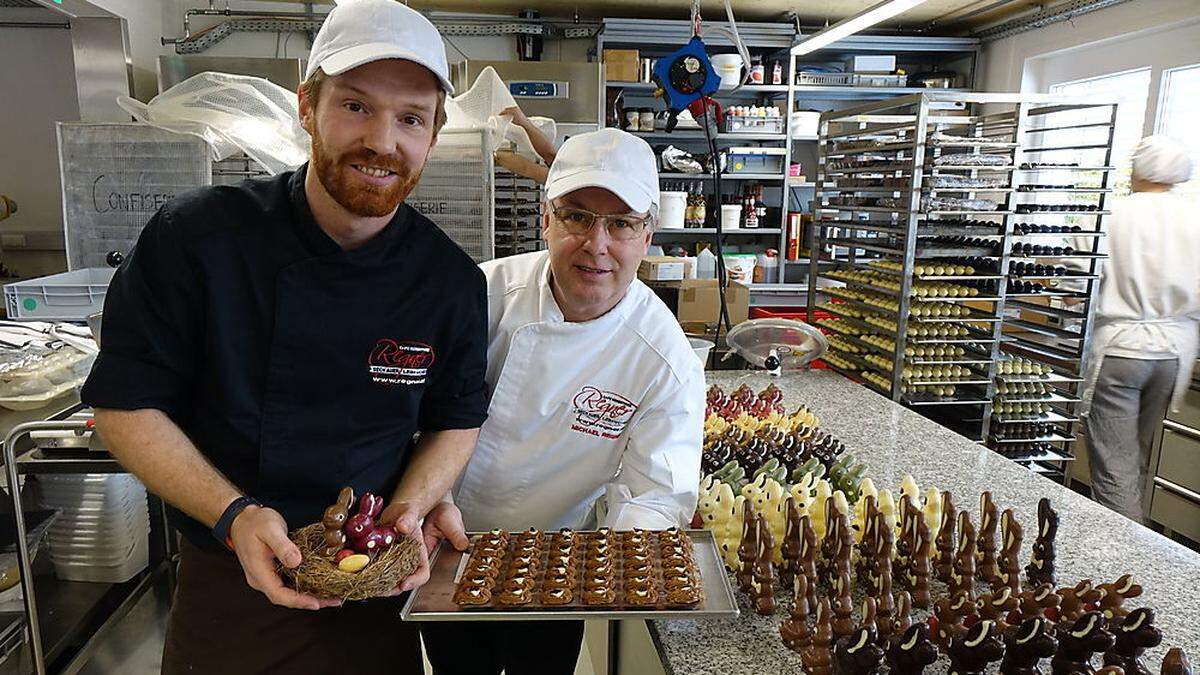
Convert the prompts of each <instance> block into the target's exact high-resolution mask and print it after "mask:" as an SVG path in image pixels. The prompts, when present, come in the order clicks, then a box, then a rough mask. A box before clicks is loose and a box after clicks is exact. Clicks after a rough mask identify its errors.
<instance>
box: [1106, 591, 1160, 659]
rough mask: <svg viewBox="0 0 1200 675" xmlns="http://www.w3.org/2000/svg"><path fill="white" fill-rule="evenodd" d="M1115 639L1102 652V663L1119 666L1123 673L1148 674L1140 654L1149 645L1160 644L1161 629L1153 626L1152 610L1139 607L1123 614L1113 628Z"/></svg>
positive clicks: (1155, 645)
mask: <svg viewBox="0 0 1200 675" xmlns="http://www.w3.org/2000/svg"><path fill="white" fill-rule="evenodd" d="M1113 634H1114V635H1115V636H1116V641H1115V643H1114V644H1113V648H1112V649H1110V650H1108V651H1106V652H1104V665H1106V666H1120V668H1121V669H1122V670H1124V671H1125V675H1150V669H1149V668H1147V667H1146V661H1145V660H1144V659H1143V658H1142V654H1144V653H1145V652H1146V650H1147V649H1149V648H1150V647H1157V646H1158V645H1160V644H1162V639H1163V634H1162V631H1161V630H1159V629H1158V628H1156V627H1155V626H1154V610H1152V609H1150V608H1149V607H1139V608H1137V609H1135V610H1133V611H1132V612H1130V613H1128V614H1126V615H1125V617H1124V618H1123V619H1122V620H1121V623H1120V625H1119V626H1117V627H1116V628H1113Z"/></svg>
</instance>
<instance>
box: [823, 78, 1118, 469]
mask: <svg viewBox="0 0 1200 675" xmlns="http://www.w3.org/2000/svg"><path fill="white" fill-rule="evenodd" d="M955 106H961V107H965V108H966V110H963V111H961V112H960V111H951V112H947V109H948V108H952V107H955ZM1051 106H1053V109H1054V110H1055V111H1056V114H1060V115H1067V114H1071V112H1072V111H1075V110H1080V109H1085V108H1090V107H1096V106H1110V107H1111V110H1112V111H1113V112H1115V105H1114V104H1111V103H1100V102H1081V101H1079V100H1078V99H1065V98H1063V97H1053V96H1045V95H1020V94H972V93H958V92H946V91H939V92H936V93H935V92H925V93H922V94H918V95H913V96H907V97H902V98H897V99H891V100H889V101H886V102H882V103H875V104H867V105H862V106H857V107H854V108H849V109H844V110H840V111H832V112H827V113H824V114H823V115H822V116H821V134H820V136H821V140H820V141H819V143H818V149H817V168H818V170H817V177H816V184H817V191H816V198H815V203H814V214H815V222H814V227H813V239H812V245H811V247H810V250H811V258H810V260H811V264H810V266H809V284H808V288H809V290H808V305H809V307H814V308H817V309H821V310H825V311H828V312H829V313H830V314H832V315H833V316H834V317H835V320H834V321H826V322H821V323H820V325H821V326H822V328H823V329H825V330H826V331H827V332H829V333H831V334H835V335H837V337H838V338H840V339H839V340H836V341H835V343H834V344H832V345H831V354H832V355H833V357H834V360H835V361H836V363H835V364H834V365H835V366H837V369H839V370H840V372H843V373H844V374H846V375H848V376H850V377H852V378H853V379H856V380H859V381H863V382H864V383H865V384H867V385H868V386H871V387H872V388H874V389H876V390H878V391H880V392H881V393H884V394H885V395H887V396H889V397H890V398H892V399H893V400H896V401H899V402H902V403H904V404H905V405H909V406H912V407H914V408H916V409H918V410H920V411H921V412H922V413H923V414H925V415H926V416H928V417H931V418H933V419H935V420H937V421H939V422H942V423H943V424H945V425H946V426H948V427H951V428H953V429H955V430H958V431H959V432H960V433H964V435H967V436H968V437H970V438H973V439H974V440H976V441H977V442H980V443H986V444H988V445H989V447H993V448H994V449H998V450H999V451H1002V452H1003V453H1004V454H1006V455H1007V456H1013V458H1014V459H1019V460H1020V461H1022V462H1025V463H1027V464H1028V465H1030V466H1036V467H1039V470H1043V472H1046V473H1053V472H1055V470H1056V469H1057V473H1058V474H1061V473H1062V470H1061V464H1062V463H1063V462H1066V461H1069V460H1070V444H1071V443H1072V442H1074V440H1075V434H1074V427H1073V425H1074V424H1075V423H1076V421H1077V419H1076V417H1075V416H1074V415H1073V414H1072V410H1073V406H1074V405H1076V403H1077V402H1078V398H1077V397H1076V394H1077V391H1076V389H1077V386H1078V383H1079V381H1080V380H1079V377H1078V375H1079V373H1080V372H1081V367H1082V365H1083V360H1084V356H1085V355H1086V343H1087V334H1088V331H1087V328H1088V320H1089V319H1090V316H1091V298H1092V297H1093V296H1094V291H1095V286H1096V284H1095V281H1096V280H1097V279H1098V274H1097V270H1096V265H1097V263H1098V262H1099V260H1101V259H1102V258H1103V256H1102V255H1101V254H1100V253H1099V248H1098V247H1099V242H1100V241H1102V240H1103V237H1102V228H1101V227H1100V225H1099V223H1100V220H1101V219H1102V218H1103V216H1104V215H1105V214H1106V210H1105V199H1106V198H1107V195H1108V193H1109V192H1110V190H1109V189H1108V187H1109V186H1108V182H1107V178H1106V177H1107V175H1108V174H1107V172H1103V171H1102V172H1101V173H1100V176H1102V177H1103V178H1100V179H1099V180H1098V181H1097V180H1090V181H1089V182H1087V183H1086V184H1085V183H1084V182H1082V181H1075V182H1068V181H1062V180H1060V179H1057V178H1055V179H1054V180H1049V179H1044V178H1042V179H1038V180H1033V179H1031V178H1027V177H1026V176H1027V175H1034V176H1037V175H1039V174H1041V173H1042V172H1044V171H1045V169H1033V170H1031V171H1030V172H1029V173H1028V174H1027V173H1026V172H1024V171H1022V169H1021V167H1022V166H1023V165H1027V163H1028V162H1029V161H1030V160H1029V159H1027V157H1026V154H1025V153H1026V152H1027V151H1026V150H1025V149H1024V147H1023V146H1024V144H1026V143H1029V142H1040V139H1039V138H1038V137H1037V136H1036V135H1031V134H1028V133H1026V129H1027V128H1029V127H1030V125H1032V124H1035V123H1036V122H1037V118H1038V117H1039V116H1038V115H1035V114H1034V113H1033V110H1035V109H1048V108H1049V107H1051ZM1039 126H1041V127H1045V126H1048V124H1044V123H1043V124H1041V125H1039ZM1096 128H1099V127H1096ZM1109 131H1110V135H1109V138H1108V139H1107V141H1108V143H1106V144H1105V147H1106V148H1107V147H1109V145H1110V144H1111V143H1110V141H1111V127H1110V128H1109ZM1099 144H1100V143H1098V142H1089V143H1087V144H1086V145H1087V146H1088V147H1087V148H1086V151H1097V149H1096V148H1094V147H1093V146H1095V145H1099ZM1035 152H1047V151H1045V150H1037V151H1035ZM1054 152H1065V150H1063V151H1060V150H1055V151H1054ZM1105 152H1106V153H1107V152H1108V151H1105ZM1034 156H1036V155H1034ZM1110 160H1111V158H1110V157H1109V156H1108V155H1107V154H1104V155H1103V156H1097V157H1094V158H1089V161H1091V162H1092V163H1093V164H1094V165H1096V166H1102V167H1107V166H1109V163H1110ZM1034 161H1036V160H1034ZM1072 169H1073V170H1075V167H1072ZM1030 185H1040V186H1042V187H1038V188H1035V187H1029V188H1025V189H1021V188H1022V187H1023V186H1030ZM1064 185H1067V186H1069V187H1063V186H1064ZM1066 190H1070V192H1066ZM1046 195H1050V196H1051V197H1054V196H1055V195H1058V198H1060V199H1061V198H1067V199H1069V200H1071V203H1074V204H1079V205H1082V206H1093V207H1094V210H1091V211H1086V210H1082V211H1079V212H1078V213H1076V212H1075V211H1065V210H1064V211H1058V212H1036V213H1023V212H1020V213H1019V212H1018V211H1025V210H1028V208H1029V207H1028V206H1025V205H1029V204H1046V203H1048V202H1046V201H1045V199H1046V198H1047V197H1046ZM1080 214H1085V215H1080ZM1051 215H1053V216H1056V217H1057V218H1059V219H1060V220H1061V222H1055V223H1054V227H1057V228H1059V229H1062V228H1070V227H1072V226H1076V227H1078V229H1079V230H1080V231H1079V232H1074V233H1071V232H1065V233H1064V232H1059V233H1055V234H1056V235H1057V236H1059V237H1068V236H1076V235H1077V243H1075V244H1073V245H1071V246H1070V248H1071V250H1070V251H1066V250H1065V248H1066V246H1067V245H1065V244H1058V253H1057V254H1054V255H1057V257H1059V258H1060V259H1061V260H1060V261H1059V262H1058V264H1060V265H1064V266H1065V265H1067V264H1070V265H1073V266H1074V267H1073V269H1072V271H1071V273H1070V275H1065V274H1060V275H1059V276H1058V277H1054V278H1057V279H1061V280H1062V281H1061V282H1060V284H1059V285H1058V286H1057V287H1055V288H1052V289H1048V292H1047V293H1046V294H1045V296H1044V297H1046V298H1047V300H1046V302H1057V303H1063V302H1066V301H1067V300H1069V301H1070V302H1073V303H1077V304H1078V306H1079V307H1080V308H1079V309H1073V308H1072V309H1068V308H1066V307H1065V306H1063V307H1058V306H1054V307H1046V308H1045V310H1046V311H1044V312H1041V313H1040V314H1039V316H1044V315H1049V316H1050V317H1052V318H1053V319H1055V320H1059V321H1063V322H1067V324H1068V325H1063V326H1058V325H1052V323H1051V322H1050V321H1049V320H1047V321H1046V322H1044V323H1042V322H1038V321H1035V320H1031V319H1029V318H1028V314H1027V313H1028V312H1030V311H1036V309H1031V308H1038V309H1040V305H1039V300H1038V299H1037V298H1039V296H1041V295H1042V292H1043V291H1047V289H1045V288H1041V287H1033V286H1029V287H1021V288H1016V287H1013V288H1010V286H1013V285H1014V284H1019V283H1028V282H1029V280H1030V278H1031V277H1030V275H1033V276H1035V277H1036V276H1037V275H1039V274H1045V275H1047V276H1051V277H1053V275H1054V274H1055V273H1061V272H1063V271H1065V270H1059V269H1054V268H1051V269H1048V270H1047V269H1043V268H1030V267H1029V265H1037V264H1041V263H1040V262H1039V260H1040V258H1041V253H1043V252H1047V253H1050V254H1052V253H1053V251H1054V246H1055V243H1054V242H1053V240H1051V239H1048V238H1047V237H1048V236H1049V234H1050V233H1049V232H1045V233H1043V232H1038V233H1033V234H1029V235H1026V234H1015V233H1016V232H1017V231H1018V229H1017V226H1018V224H1023V225H1025V226H1026V227H1024V228H1022V230H1020V231H1022V232H1024V231H1026V230H1028V229H1029V228H1028V226H1029V225H1031V224H1035V221H1036V223H1040V224H1043V226H1044V229H1046V230H1050V229H1052V228H1051V224H1050V223H1049V222H1047V221H1046V220H1045V219H1046V217H1047V216H1051ZM1083 218H1088V219H1092V225H1090V226H1087V227H1083V226H1078V225H1077V223H1076V221H1077V220H1079V219H1083ZM1027 239H1028V240H1030V242H1029V245H1030V246H1033V245H1040V246H1044V247H1048V248H1046V250H1045V251H1043V250H1041V249H1038V250H1036V251H1035V250H1032V249H1029V250H1026V249H1025V248H1022V245H1024V244H1026V243H1027V242H1026V240H1027ZM1014 246H1017V248H1016V249H1014V248H1013V247H1014ZM1054 255H1051V256H1050V257H1054ZM1014 264H1019V265H1023V267H1022V266H1018V267H1017V268H1015V269H1017V270H1019V271H1020V274H1019V275H1018V276H1012V275H1013V274H1014V272H1013V271H1012V270H1013V269H1014V268H1013V267H1012V265H1014ZM1010 290H1011V291H1014V292H1012V293H1010V292H1009V291H1010ZM1035 291H1036V292H1035ZM1049 298H1053V300H1050V299H1049ZM1010 303H1011V304H1010ZM1064 313H1065V315H1064ZM1073 324H1078V325H1073ZM1015 354H1019V355H1022V356H1026V357H1028V358H1031V359H1036V360H1037V361H1038V362H1040V363H1043V362H1050V363H1051V364H1052V367H1050V366H1048V367H1047V371H1048V372H1047V373H1046V375H1045V376H1041V375H1040V374H1039V376H1038V377H1037V378H1036V381H1037V382H1040V383H1041V384H1043V385H1045V388H1046V389H1047V391H1045V392H1043V391H1040V390H1041V387H1039V386H1036V385H1035V384H1033V380H1034V379H1035V378H1032V377H1026V378H1024V379H1022V378H1020V377H1014V376H1011V375H1003V376H1002V375H1000V374H999V372H998V369H997V362H998V360H1000V359H1001V358H1009V355H1015ZM847 366H850V367H847ZM1034 389H1037V390H1038V391H1036V393H1035V392H1034ZM1043 409H1044V410H1043ZM1043 412H1044V414H1043ZM1035 413H1036V414H1035ZM1035 422H1036V423H1038V424H1039V425H1041V426H1038V427H1037V430H1038V432H1039V433H1037V434H1036V436H1035V438H1034V439H1032V440H1023V439H1022V440H1019V439H1016V438H1014V436H1016V435H1018V434H1017V433H1016V432H1017V430H1019V429H1024V427H1016V426H1012V425H1016V424H1033V423H1035ZM1025 445H1028V446H1029V448H1024V446H1025ZM1026 449H1027V450H1028V452H1023V453H1016V452H1013V451H1012V450H1026ZM1017 454H1020V455H1021V456H1020V457H1015V456H1014V455H1017Z"/></svg>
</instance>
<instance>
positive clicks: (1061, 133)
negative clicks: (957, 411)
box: [988, 100, 1120, 481]
mask: <svg viewBox="0 0 1200 675" xmlns="http://www.w3.org/2000/svg"><path fill="white" fill-rule="evenodd" d="M1022 114H1023V116H1024V119H1023V130H1022V146H1023V147H1022V151H1021V158H1020V163H1019V164H1018V168H1017V171H1016V172H1015V174H1014V176H1015V181H1014V182H1015V183H1016V189H1017V204H1016V205H1015V207H1014V208H1015V210H1016V211H1017V213H1016V214H1014V215H1013V218H1012V220H1013V228H1012V232H1011V233H1010V237H1009V244H1008V245H1009V255H1010V258H1011V263H1010V267H1009V279H1008V281H1007V283H1006V291H1007V294H1008V298H1009V300H1008V302H1007V303H1006V306H1005V311H1004V321H1003V324H1002V330H1003V336H1004V341H1003V342H1002V343H1001V345H1000V348H1001V350H1002V352H1003V353H1004V355H1005V357H1011V358H1018V359H1019V358H1024V359H1028V360H1029V361H1031V362H1033V363H1036V364H1038V365H1039V366H1041V367H1042V370H1044V371H1045V372H1044V373H1043V374H1037V375H1021V376H1016V377H1014V376H1012V375H1005V376H1001V375H999V374H998V375H997V377H998V380H999V381H1000V382H1005V381H1007V382H1010V383H1012V382H1018V381H1026V382H1034V383H1039V384H1042V385H1045V389H1046V390H1047V391H1046V393H1045V394H1042V395H1040V396H1030V395H1029V394H1015V395H1014V394H998V398H997V401H996V403H1000V402H1006V403H1018V404H1020V403H1026V404H1032V405H1033V406H1035V407H1034V408H1027V410H1029V411H1028V412H1025V413H1018V414H1015V415H1003V414H1001V413H1000V412H998V411H996V410H994V412H993V419H992V429H993V433H992V434H991V435H990V437H989V439H988V445H989V447H992V448H993V449H995V450H997V451H998V452H1001V453H1003V454H1005V455H1006V456H1009V457H1010V458H1012V459H1014V460H1015V461H1017V462H1019V463H1021V464H1023V465H1025V466H1028V467H1029V468H1031V469H1033V470H1035V471H1038V472H1039V473H1044V474H1046V475H1048V476H1050V477H1052V478H1055V479H1057V480H1060V481H1061V480H1063V479H1064V477H1065V473H1066V464H1067V462H1070V461H1072V460H1073V459H1074V454H1073V446H1074V444H1075V442H1076V435H1077V433H1076V432H1077V425H1078V423H1079V419H1078V415H1077V413H1076V407H1077V406H1078V403H1079V394H1080V387H1081V384H1082V381H1083V380H1082V376H1081V375H1082V373H1083V372H1084V369H1085V368H1086V365H1087V359H1088V346H1089V341H1090V336H1091V326H1092V319H1093V316H1094V310H1095V302H1094V300H1095V298H1096V293H1097V291H1098V289H1099V281H1100V265H1101V264H1102V261H1103V260H1104V258H1105V257H1106V256H1105V251H1106V250H1107V247H1106V245H1105V234H1106V233H1105V227H1104V218H1105V217H1106V216H1107V215H1109V213H1110V210H1109V209H1110V203H1109V200H1110V199H1111V196H1112V194H1113V193H1114V191H1117V190H1119V189H1120V186H1118V185H1117V184H1116V181H1117V179H1118V177H1117V172H1116V166H1115V159H1116V158H1114V157H1113V154H1112V145H1113V132H1114V129H1115V125H1116V115H1117V104H1116V103H1115V102H1112V101H1093V100H1061V101H1055V102H1048V103H1045V104H1040V105H1033V106H1029V107H1027V108H1025V109H1024V110H1023V111H1022ZM1026 247H1040V248H1031V249H1029V250H1026ZM996 407H997V406H994V408H996ZM1016 425H1022V426H1019V427H1018V426H1016ZM1014 428H1018V429H1020V431H1021V433H1017V434H1014V433H1012V432H1011V430H1012V429H1014ZM1021 436H1033V437H1032V438H1020V437H1021ZM1014 447H1016V448H1018V451H1016V452H1014V451H1013V450H1012V449H1011V448H1014Z"/></svg>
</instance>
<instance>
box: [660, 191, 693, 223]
mask: <svg viewBox="0 0 1200 675" xmlns="http://www.w3.org/2000/svg"><path fill="white" fill-rule="evenodd" d="M686 211H687V193H686V192H660V193H659V206H658V221H659V227H665V228H667V229H681V228H682V227H683V220H684V215H685V214H686Z"/></svg>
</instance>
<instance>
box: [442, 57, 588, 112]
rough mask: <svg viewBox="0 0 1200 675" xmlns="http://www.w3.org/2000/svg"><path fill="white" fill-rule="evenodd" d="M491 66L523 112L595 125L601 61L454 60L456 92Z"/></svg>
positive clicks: (461, 90) (466, 87)
mask: <svg viewBox="0 0 1200 675" xmlns="http://www.w3.org/2000/svg"><path fill="white" fill-rule="evenodd" d="M488 66H491V67H492V68H495V69H496V74H498V75H499V76H500V79H502V80H504V82H505V84H507V85H509V91H510V93H512V94H513V98H515V99H516V100H517V105H519V106H521V110H524V111H525V114H526V115H541V116H544V117H549V118H551V119H553V120H554V121H555V122H559V123H566V124H596V123H597V122H598V119H597V115H598V111H599V110H600V104H599V102H598V98H599V96H600V64H599V63H588V62H586V61H481V60H475V59H469V60H466V61H462V62H460V63H456V64H455V65H454V68H453V72H452V73H451V78H453V80H454V89H455V91H457V92H459V93H462V92H464V91H466V90H467V89H469V88H470V87H471V84H472V83H474V82H475V78H476V77H478V76H479V73H480V71H482V70H483V69H484V68H486V67H488Z"/></svg>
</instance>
